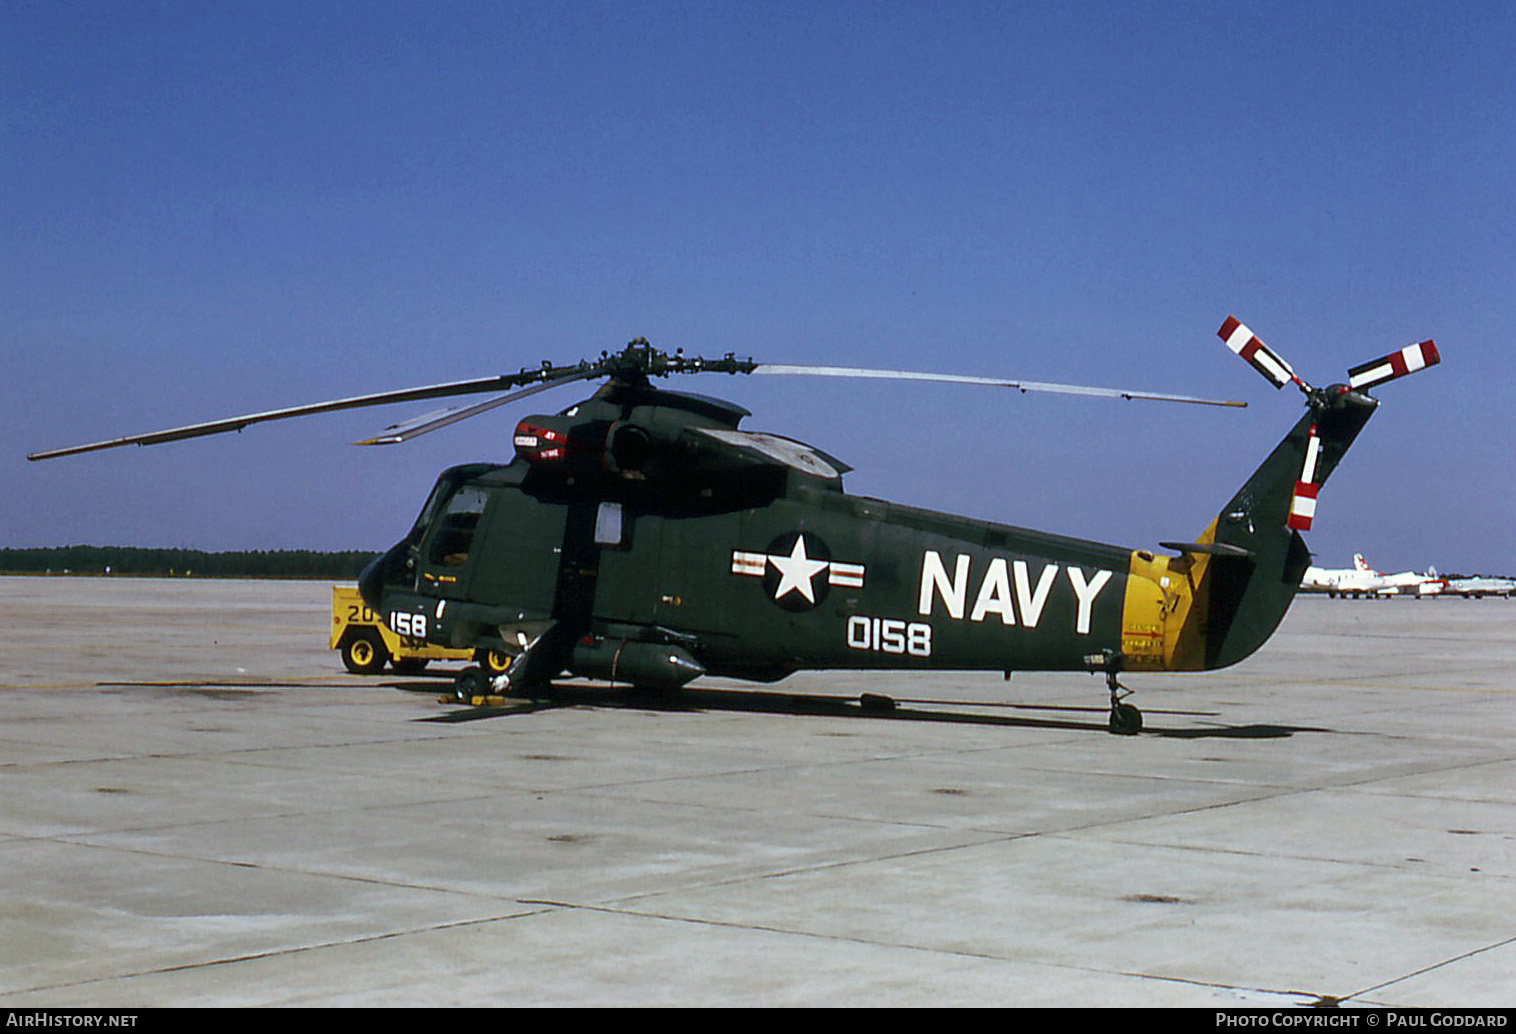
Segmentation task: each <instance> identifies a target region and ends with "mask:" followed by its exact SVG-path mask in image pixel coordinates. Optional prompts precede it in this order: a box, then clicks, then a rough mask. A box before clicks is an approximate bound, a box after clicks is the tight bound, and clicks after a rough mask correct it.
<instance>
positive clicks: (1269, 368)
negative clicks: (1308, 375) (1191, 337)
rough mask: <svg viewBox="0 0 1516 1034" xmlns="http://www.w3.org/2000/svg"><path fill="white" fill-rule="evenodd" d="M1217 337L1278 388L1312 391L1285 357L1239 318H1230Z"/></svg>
mask: <svg viewBox="0 0 1516 1034" xmlns="http://www.w3.org/2000/svg"><path fill="white" fill-rule="evenodd" d="M1216 336H1217V337H1219V338H1221V340H1223V341H1225V342H1226V346H1227V347H1228V348H1230V349H1231V350H1232V351H1233V352H1236V353H1237V354H1238V355H1240V356H1241V357H1242V358H1243V359H1246V360H1247V362H1248V365H1250V366H1251V367H1252V368H1253V369H1255V370H1257V371H1258V372H1259V373H1261V374H1263V375H1264V376H1265V377H1267V378H1268V379H1269V381H1270V382H1271V383H1272V384H1273V385H1274V387H1276V388H1282V387H1284V386H1285V385H1286V384H1294V385H1295V386H1296V387H1297V388H1299V389H1300V390H1301V391H1310V390H1311V386H1310V385H1309V384H1307V383H1306V382H1305V381H1303V380H1301V379H1300V378H1299V377H1298V376H1297V375H1296V373H1295V370H1294V369H1293V368H1292V367H1291V366H1290V364H1289V363H1287V362H1285V360H1284V357H1283V356H1281V355H1280V354H1279V353H1278V352H1275V351H1274V350H1273V349H1272V348H1270V347H1269V346H1268V345H1266V344H1264V343H1263V342H1262V341H1261V340H1260V339H1259V338H1258V335H1256V334H1254V333H1253V332H1252V331H1251V330H1249V329H1248V328H1247V327H1246V326H1244V325H1243V324H1241V323H1239V322H1237V317H1235V316H1228V317H1227V318H1226V322H1225V323H1223V324H1222V325H1221V329H1220V330H1218V331H1216Z"/></svg>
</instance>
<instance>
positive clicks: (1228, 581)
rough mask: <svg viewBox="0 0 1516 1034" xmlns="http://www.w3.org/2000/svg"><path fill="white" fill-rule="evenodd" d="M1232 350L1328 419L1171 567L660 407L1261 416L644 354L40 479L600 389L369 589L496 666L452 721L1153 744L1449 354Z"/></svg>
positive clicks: (463, 489)
mask: <svg viewBox="0 0 1516 1034" xmlns="http://www.w3.org/2000/svg"><path fill="white" fill-rule="evenodd" d="M1217 333H1218V336H1219V337H1220V338H1221V339H1222V340H1223V342H1225V344H1226V346H1227V347H1228V348H1229V349H1230V350H1231V351H1232V352H1234V353H1235V354H1236V355H1238V356H1239V357H1240V358H1242V359H1243V360H1245V361H1246V362H1248V363H1249V365H1251V366H1252V367H1253V368H1254V369H1255V370H1257V371H1258V372H1259V373H1260V374H1262V375H1263V376H1264V377H1265V378H1266V379H1268V381H1269V382H1270V383H1272V384H1273V385H1274V386H1275V387H1276V388H1283V387H1284V386H1285V385H1287V384H1293V385H1294V386H1295V387H1296V388H1297V389H1299V390H1300V392H1301V393H1302V394H1303V396H1304V399H1305V409H1306V412H1305V413H1304V415H1302V416H1301V417H1300V418H1299V419H1298V420H1297V421H1296V422H1295V424H1294V425H1293V426H1292V427H1291V428H1290V429H1289V431H1288V432H1287V433H1286V434H1285V436H1284V438H1283V439H1282V440H1281V441H1280V442H1279V443H1278V445H1276V446H1275V448H1274V449H1273V451H1272V452H1270V453H1269V454H1268V456H1267V457H1266V458H1265V459H1264V460H1263V462H1262V464H1261V465H1260V466H1259V467H1258V469H1257V470H1256V471H1255V472H1254V473H1253V475H1252V476H1251V477H1250V478H1249V479H1248V480H1247V481H1246V482H1245V483H1244V484H1243V485H1242V487H1241V488H1240V489H1238V490H1237V492H1236V494H1235V495H1233V497H1232V498H1231V500H1230V501H1229V502H1228V503H1227V504H1226V505H1225V506H1223V507H1222V508H1221V509H1220V510H1219V511H1218V512H1217V514H1216V515H1215V517H1214V518H1213V519H1211V521H1210V522H1209V524H1208V525H1207V526H1206V527H1205V528H1204V529H1203V530H1202V531H1201V532H1200V534H1199V535H1198V536H1196V538H1195V539H1194V540H1193V541H1167V542H1160V543H1159V544H1158V546H1159V547H1160V549H1162V550H1165V551H1167V552H1168V553H1169V554H1171V555H1163V554H1160V553H1159V552H1157V551H1154V550H1151V549H1144V548H1136V549H1133V548H1127V547H1121V546H1114V545H1106V544H1103V543H1098V542H1091V541H1085V540H1082V539H1077V538H1072V537H1068V536H1062V535H1058V534H1053V533H1048V532H1042V531H1034V530H1030V529H1025V528H1017V527H1011V526H1008V525H1003V524H997V523H993V522H989V521H984V520H978V519H973V518H968V517H960V516H954V515H952V514H948V513H941V512H936V511H932V510H927V509H921V508H917V507H912V506H904V505H900V504H897V503H892V502H888V501H885V500H882V499H875V498H871V497H865V496H857V495H851V494H849V493H847V492H846V491H844V489H843V475H844V474H846V473H847V472H848V471H849V470H850V469H851V468H850V467H849V466H847V464H845V463H843V462H842V461H841V460H839V459H837V458H836V457H834V456H831V455H829V454H828V453H826V452H823V451H822V450H820V449H817V448H815V447H813V446H810V445H807V444H805V443H803V442H799V441H796V440H794V439H791V438H787V437H784V436H782V435H778V434H772V433H768V432H761V431H753V430H748V429H745V428H743V427H741V426H740V425H741V423H742V421H743V419H744V418H746V417H748V416H750V415H751V414H750V413H749V412H748V411H747V410H746V409H744V408H742V407H741V406H738V405H735V404H733V403H731V402H727V401H723V400H720V399H716V398H711V397H707V396H703V395H696V394H690V393H684V392H680V391H674V390H670V389H667V388H663V387H660V386H655V384H654V383H653V382H654V380H655V379H661V378H667V377H671V376H676V375H687V374H702V373H721V374H728V375H737V374H746V375H810V376H827V377H859V378H891V379H908V380H921V381H939V382H947V383H957V384H965V385H990V386H997V387H1002V388H1010V389H1013V390H1017V391H1020V392H1034V391H1035V392H1054V393H1064V394H1077V395H1087V396H1096V397H1108V398H1118V399H1129V400H1130V399H1142V400H1150V401H1163V402H1183V403H1192V404H1203V405H1218V406H1243V405H1246V403H1242V402H1233V401H1227V400H1216V399H1202V398H1195V397H1191V396H1184V395H1172V394H1163V393H1154V392H1143V391H1129V390H1123V389H1115V388H1092V387H1084V386H1080V385H1069V384H1052V383H1044V382H1034V381H1016V380H1006V379H997V378H988V377H973V376H964V375H955V374H932V373H916V372H908V371H895V370H875V369H866V368H854V367H828V366H795V365H784V364H769V363H759V362H755V361H754V360H752V359H747V358H738V357H736V356H735V355H733V354H731V353H728V354H726V355H725V356H721V357H717V358H702V357H697V356H686V355H684V354H683V352H682V351H676V352H674V353H672V354H671V353H668V352H665V351H662V350H660V349H656V348H654V347H653V346H652V345H651V344H650V343H649V342H648V341H647V340H646V339H643V338H638V339H635V340H633V341H632V342H630V343H629V344H628V345H627V346H626V347H625V348H624V349H622V350H620V351H618V352H602V353H601V355H600V357H599V358H598V359H595V360H586V361H581V362H579V363H575V364H571V365H555V364H553V363H551V362H543V363H542V365H541V366H540V367H535V368H527V367H524V368H522V369H521V370H519V371H518V372H515V373H508V374H502V375H498V376H493V377H485V378H479V379H475V380H468V381H456V382H450V383H445V384H436V385H430V386H426V387H418V388H408V389H403V390H400V391H391V392H383V393H379V394H374V395H364V396H357V397H353V398H346V399H336V400H331V401H328V402H320V403H315V404H311V405H304V406H296V407H292V408H288V409H279V410H270V411H267V412H262V413H252V414H246V415H243V416H237V417H229V418H226V419H222V420H216V421H211V422H208V423H202V424H194V425H190V426H186V427H179V428H172V429H168V430H163V431H156V432H150V433H147V434H139V435H132V436H128V437H123V438H115V439H110V440H107V441H102V442H95V443H92V444H87V445H77V446H71V447H68V448H64V449H54V450H49V451H45V452H38V453H32V454H31V455H30V456H29V457H28V458H29V459H32V460H43V459H52V458H57V457H61V456H68V455H74V454H77V453H82V452H90V451H94V450H99V449H107V448H113V447H117V446H124V445H132V444H135V445H153V444H159V443H164V442H170V441H177V440H182V439H186V438H192V437H198V436H202V435H209V434H217V433H222V432H228V431H234V430H241V429H242V428H244V427H247V426H249V425H251V424H255V423H261V422H265V421H270V420H278V419H285V418H289V417H296V416H305V415H311V414H316V413H323V412H332V411H337V410H345V409H352V408H358V407H364V406H376V405H382V404H390V403H401V402H413V401H419V400H425V399H435V398H444V397H451V396H460V395H469V394H480V393H492V394H493V397H491V398H488V399H486V400H485V401H483V402H478V403H474V404H471V405H459V406H454V407H452V408H449V409H445V410H441V411H436V412H432V413H427V414H425V415H423V416H419V417H416V418H413V419H411V420H408V421H405V422H403V423H398V424H394V425H391V426H390V427H388V428H386V429H385V430H384V431H383V432H381V433H380V434H378V435H375V436H373V437H372V438H368V439H364V440H362V441H361V442H356V443H354V444H362V445H386V444H398V443H401V442H405V441H409V440H411V439H413V438H415V437H417V436H419V435H422V434H427V433H430V432H432V431H435V430H438V429H439V428H442V427H446V426H450V425H451V424H454V423H457V422H458V421H460V420H464V419H467V418H469V417H473V416H477V415H480V414H482V413H485V412H488V411H491V410H493V409H496V408H498V407H501V406H504V405H507V404H509V403H513V402H517V401H520V400H521V399H524V398H527V397H529V396H532V395H535V394H537V393H539V392H543V391H547V390H549V389H553V388H558V387H563V386H566V385H568V384H572V383H576V382H581V381H590V380H596V381H602V382H603V383H602V384H601V385H600V386H599V388H598V389H597V390H595V391H594V393H593V394H592V395H591V396H590V397H588V398H586V399H583V400H582V401H579V402H576V403H575V404H573V405H571V406H569V407H568V408H566V409H563V410H561V411H559V412H557V413H555V414H545V415H532V416H527V417H525V418H523V419H521V420H520V421H519V422H518V423H517V424H516V427H515V431H514V434H513V436H512V447H513V450H514V456H513V457H512V458H511V459H510V461H509V462H504V463H471V464H464V465H460V466H454V467H451V468H449V469H447V470H445V471H443V472H442V473H441V474H440V476H439V477H438V478H437V481H436V483H435V486H434V487H433V489H432V491H431V493H430V495H429V496H428V498H427V500H426V502H425V504H424V505H423V506H422V508H421V511H420V514H419V516H418V517H417V519H416V521H415V523H414V524H413V525H412V527H411V529H410V531H409V532H408V533H407V534H406V535H405V536H404V537H403V538H401V539H400V540H399V541H398V542H397V543H396V544H395V545H394V546H392V547H390V548H389V549H388V550H386V551H385V552H384V553H382V554H381V555H380V556H379V557H378V558H376V559H375V560H374V561H373V562H372V563H370V564H369V565H368V566H367V567H366V568H365V569H364V571H363V572H362V574H361V575H360V576H359V579H358V587H359V591H360V594H361V596H362V598H363V600H364V602H365V603H366V604H367V605H368V606H369V607H370V608H371V609H372V610H373V611H375V612H376V613H377V614H379V615H381V616H382V617H383V619H384V621H385V622H386V624H387V625H388V626H389V627H390V628H391V629H392V630H393V631H394V632H396V633H397V634H399V635H400V636H402V637H408V638H409V639H411V640H413V641H415V642H417V643H423V642H424V643H431V644H435V645H441V646H449V647H454V648H472V649H474V650H475V651H476V656H480V657H486V658H494V659H495V661H494V663H485V664H484V665H471V666H469V667H467V668H465V669H464V670H463V671H462V672H461V673H460V674H459V675H458V676H457V677H456V679H455V683H454V693H453V696H454V698H455V699H456V700H457V701H459V702H464V703H468V702H475V701H479V700H480V699H481V698H483V697H485V696H488V695H501V696H504V695H513V696H518V697H520V696H529V697H535V696H539V695H542V694H544V693H546V692H548V691H549V690H550V687H551V683H552V680H554V679H556V678H559V677H561V676H562V675H564V674H565V673H567V674H569V675H575V676H582V677H587V678H590V679H595V680H608V681H610V682H612V683H623V684H630V685H631V686H633V687H636V688H639V689H646V690H651V691H657V692H673V691H677V690H678V689H680V688H681V687H683V686H685V685H687V684H688V683H689V682H691V681H692V680H694V679H696V678H699V677H702V676H717V677H726V678H734V679H739V680H745V681H749V682H759V683H771V682H777V681H779V680H781V679H784V678H786V677H788V676H790V675H793V674H794V673H796V672H799V671H803V670H818V669H850V670H888V669H894V670H900V669H903V670H914V671H926V670H959V671H964V670H978V671H997V672H1004V673H1006V674H1007V675H1009V674H1010V673H1011V672H1013V671H1083V672H1089V673H1093V674H1097V675H1104V677H1105V682H1106V689H1107V691H1108V693H1109V699H1110V715H1109V720H1108V728H1109V730H1110V732H1112V733H1115V734H1118V735H1133V734H1136V733H1138V732H1140V731H1141V729H1142V713H1141V711H1139V710H1138V709H1137V708H1136V707H1135V706H1134V705H1132V704H1130V703H1128V702H1127V701H1126V698H1127V697H1128V696H1129V695H1130V693H1131V691H1130V690H1129V689H1127V688H1126V687H1125V686H1124V685H1123V684H1122V683H1121V682H1120V680H1119V678H1118V676H1119V675H1120V674H1121V673H1123V672H1177V671H1202V670H1208V669H1215V668H1223V667H1226V666H1228V665H1232V664H1235V663H1237V662H1238V661H1240V660H1242V659H1243V658H1245V657H1247V656H1249V655H1250V654H1252V653H1253V652H1254V651H1256V650H1257V649H1258V648H1259V647H1260V646H1262V645H1263V643H1264V642H1265V641H1267V640H1268V639H1269V637H1270V636H1271V635H1272V634H1273V633H1274V631H1275V629H1276V628H1277V627H1278V625H1279V623H1280V621H1281V620H1282V619H1283V617H1284V614H1285V612H1286V610H1287V609H1288V607H1289V605H1290V602H1291V600H1292V599H1293V597H1294V595H1295V593H1296V591H1297V590H1298V588H1299V586H1300V582H1301V578H1302V576H1303V574H1304V573H1305V570H1306V568H1307V566H1308V565H1309V561H1310V552H1309V550H1308V549H1307V548H1306V545H1305V542H1304V539H1303V538H1302V536H1301V532H1302V531H1307V530H1309V529H1310V527H1311V523H1312V520H1313V518H1314V514H1315V507H1316V499H1317V494H1318V492H1319V490H1320V488H1321V486H1322V485H1324V484H1325V483H1326V481H1327V478H1328V477H1329V476H1330V475H1331V473H1332V471H1333V470H1334V469H1335V468H1336V466H1337V464H1338V463H1339V461H1340V460H1341V459H1342V457H1343V455H1344V453H1346V451H1347V450H1348V448H1349V447H1350V446H1351V445H1352V444H1353V442H1354V440H1355V439H1356V438H1357V436H1358V434H1359V432H1360V431H1361V430H1362V429H1363V427H1364V425H1365V424H1366V423H1367V421H1368V419H1369V418H1370V417H1371V416H1372V415H1373V413H1374V411H1375V409H1376V407H1377V406H1378V401H1377V400H1376V399H1375V398H1373V397H1372V396H1370V395H1369V394H1368V390H1369V389H1371V388H1374V387H1377V386H1378V385H1380V384H1384V383H1386V382H1388V381H1391V380H1394V379H1397V378H1399V377H1402V376H1405V375H1407V374H1409V373H1414V372H1416V371H1418V370H1420V369H1424V368H1425V367H1428V366H1432V365H1435V364H1436V363H1438V362H1440V359H1441V357H1440V355H1439V353H1438V351H1437V347H1436V345H1435V344H1434V343H1433V342H1432V341H1430V340H1428V341H1423V342H1420V343H1418V344H1414V345H1410V346H1407V347H1405V348H1402V349H1399V350H1398V351H1395V352H1392V353H1390V354H1389V355H1386V356H1384V357H1382V358H1379V359H1376V360H1373V361H1372V362H1369V363H1364V364H1362V365H1360V366H1356V367H1354V368H1352V369H1351V370H1349V371H1348V379H1347V381H1346V382H1345V383H1339V384H1333V385H1331V386H1329V387H1326V388H1317V387H1313V386H1311V385H1310V384H1308V383H1307V382H1306V381H1304V380H1302V379H1301V378H1300V376H1299V375H1297V374H1296V373H1295V371H1294V369H1293V368H1292V367H1291V366H1290V364H1289V363H1288V362H1286V361H1285V360H1284V359H1283V358H1282V357H1281V356H1280V355H1279V354H1278V353H1277V352H1275V351H1274V350H1273V349H1271V348H1270V347H1269V346H1267V345H1266V344H1264V343H1263V342H1262V341H1261V340H1260V339H1259V338H1258V337H1257V336H1256V335H1255V334H1254V333H1253V332H1252V331H1251V330H1250V329H1249V328H1248V327H1246V326H1245V325H1243V324H1242V323H1240V322H1239V321H1238V320H1237V319H1236V318H1235V317H1228V319H1227V320H1226V322H1224V323H1223V324H1222V326H1221V328H1220V329H1219V330H1218V332H1217Z"/></svg>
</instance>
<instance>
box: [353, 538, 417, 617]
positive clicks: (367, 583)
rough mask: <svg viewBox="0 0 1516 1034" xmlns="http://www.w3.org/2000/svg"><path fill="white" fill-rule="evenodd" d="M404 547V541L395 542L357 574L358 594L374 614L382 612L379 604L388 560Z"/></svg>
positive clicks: (382, 598)
mask: <svg viewBox="0 0 1516 1034" xmlns="http://www.w3.org/2000/svg"><path fill="white" fill-rule="evenodd" d="M404 549H405V543H404V542H399V543H396V544H395V545H393V546H391V547H390V548H389V549H387V550H385V551H384V552H383V553H381V554H379V556H377V557H375V558H374V559H373V560H372V561H370V562H369V565H368V566H367V567H365V568H364V569H363V570H362V571H361V572H360V573H359V575H358V595H359V596H361V597H362V598H363V602H364V605H365V606H367V607H368V609H369V610H372V611H373V612H374V613H376V614H382V613H384V608H383V607H382V606H381V604H382V603H383V601H384V581H385V578H384V574H385V572H386V571H387V570H389V566H390V560H391V558H393V557H394V556H395V554H396V552H397V551H403V550H404Z"/></svg>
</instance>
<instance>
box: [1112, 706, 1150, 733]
mask: <svg viewBox="0 0 1516 1034" xmlns="http://www.w3.org/2000/svg"><path fill="white" fill-rule="evenodd" d="M1109 728H1110V730H1111V732H1112V733H1114V734H1115V735H1117V736H1136V735H1137V734H1138V733H1139V732H1141V731H1142V712H1141V711H1139V710H1137V708H1135V707H1133V706H1132V705H1131V704H1115V705H1114V706H1112V707H1111V722H1110V726H1109Z"/></svg>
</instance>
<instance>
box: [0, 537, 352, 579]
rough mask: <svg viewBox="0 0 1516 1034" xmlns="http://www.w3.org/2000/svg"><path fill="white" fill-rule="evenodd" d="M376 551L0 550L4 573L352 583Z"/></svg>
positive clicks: (63, 548) (136, 548)
mask: <svg viewBox="0 0 1516 1034" xmlns="http://www.w3.org/2000/svg"><path fill="white" fill-rule="evenodd" d="M378 555H379V554H378V553H375V552H373V551H370V550H360V549H350V550H343V551H338V552H321V551H318V550H314V549H247V550H231V551H228V552H219V553H212V552H207V551H205V550H199V549H149V548H142V547H138V546H49V547H46V548H40V549H0V574H89V575H100V574H111V575H127V576H136V577H154V578H170V577H185V578H321V579H330V580H332V581H352V580H353V579H355V578H357V577H358V573H359V572H360V571H362V570H363V569H364V567H366V566H367V565H368V563H369V561H371V560H373V559H374V558H375V557H376V556H378Z"/></svg>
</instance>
